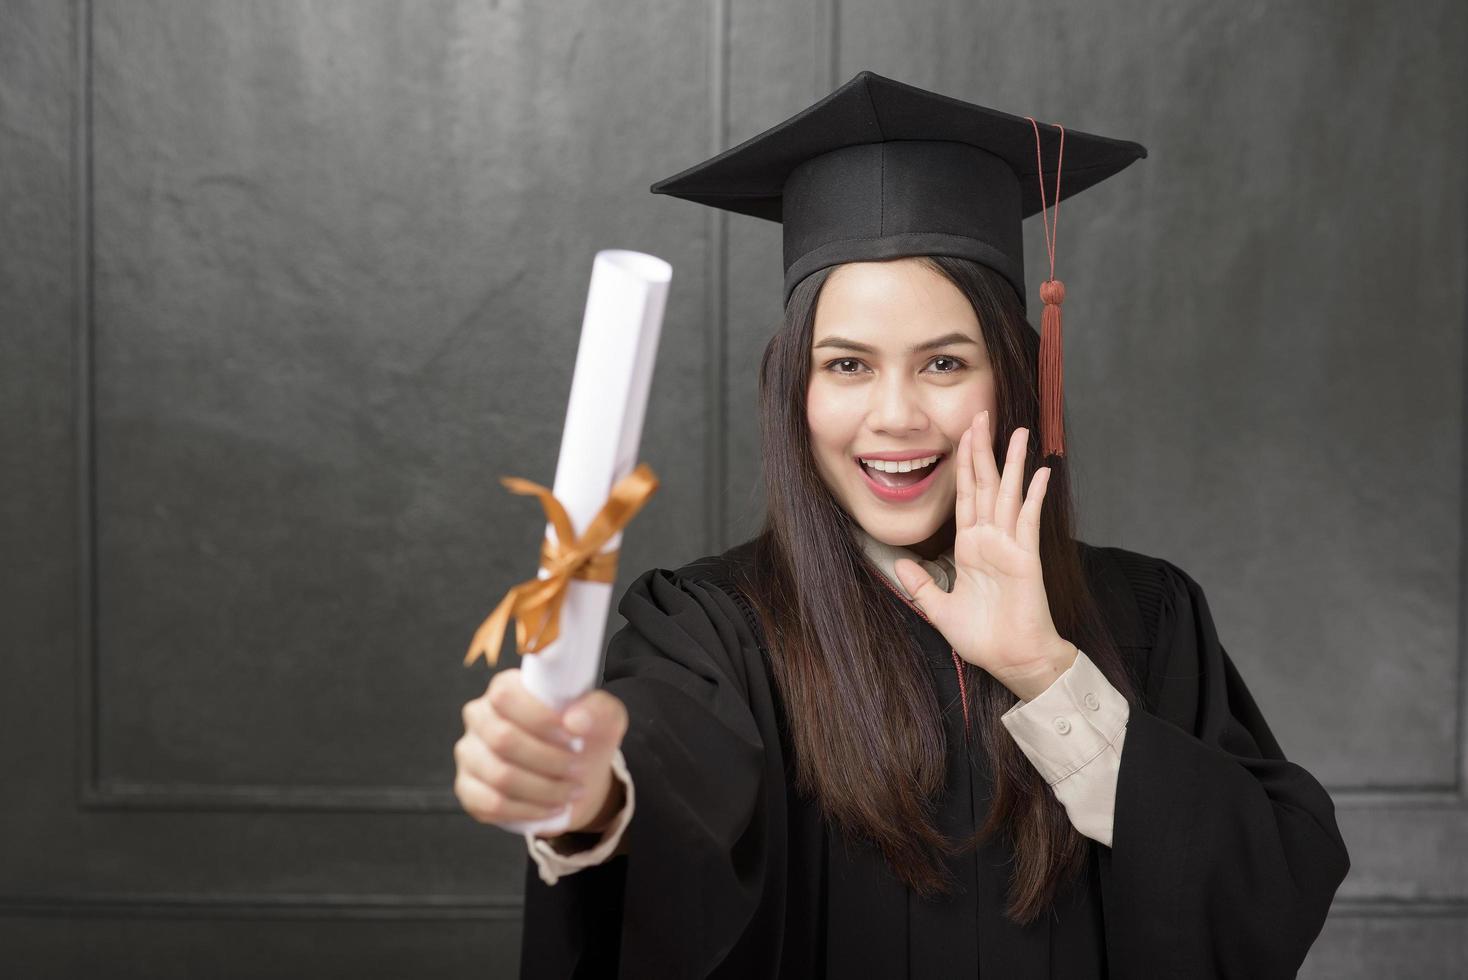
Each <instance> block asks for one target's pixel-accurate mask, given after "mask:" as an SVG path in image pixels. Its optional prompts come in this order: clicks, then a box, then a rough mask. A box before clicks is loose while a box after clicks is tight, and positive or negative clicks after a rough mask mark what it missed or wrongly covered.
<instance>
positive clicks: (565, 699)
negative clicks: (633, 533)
mask: <svg viewBox="0 0 1468 980" xmlns="http://www.w3.org/2000/svg"><path fill="white" fill-rule="evenodd" d="M672 278H673V267H672V266H671V265H669V264H668V263H667V262H665V261H663V260H662V259H660V258H658V257H656V256H654V255H648V254H646V253H643V252H633V251H629V250H626V249H603V250H601V251H599V252H597V253H596V260H595V261H594V262H593V263H592V266H591V286H590V288H589V290H588V291H587V295H586V313H585V316H584V317H583V318H582V321H581V341H580V344H579V346H578V347H577V350H576V368H575V371H574V373H573V374H572V377H571V398H570V402H569V404H568V405H567V408H566V427H565V431H564V432H563V433H562V434H561V455H560V459H559V460H558V461H557V462H556V480H555V484H554V485H553V486H552V488H551V492H552V493H554V494H555V496H556V499H557V500H559V501H560V502H561V503H562V504H563V505H564V506H565V508H566V515H567V516H568V517H569V518H570V520H571V525H572V527H574V528H575V529H576V534H577V535H580V534H582V533H584V532H585V530H586V526H587V525H588V524H590V523H591V520H592V518H593V517H595V516H596V513H597V511H599V510H601V508H602V505H604V504H605V503H606V501H607V497H608V495H610V493H611V490H612V487H613V485H615V484H616V482H617V481H618V480H620V479H622V478H623V477H624V476H626V475H627V474H628V473H630V472H632V470H633V468H634V467H635V466H636V465H637V452H638V446H639V445H640V444H641V441H642V422H643V418H644V417H645V416H646V414H647V396H648V391H649V389H650V388H651V386H652V372H653V365H654V363H655V362H656V360H657V352H658V338H659V336H660V334H661V333H662V326H663V310H664V307H665V306H666V303H667V298H668V283H669V282H670V281H671V280H672ZM634 521H635V518H634ZM545 533H546V536H547V537H549V538H550V539H551V540H552V541H556V540H557V538H556V537H555V533H556V530H555V527H554V526H553V525H551V524H550V523H547V524H546V527H545ZM621 543H622V532H621V531H618V532H617V533H615V534H614V535H612V537H611V538H610V539H609V540H608V541H607V543H606V545H605V546H604V547H603V548H602V552H603V553H605V552H610V551H613V550H615V549H616V548H617V547H619V546H620V545H621ZM538 577H539V578H542V579H543V578H547V577H549V573H548V572H546V570H545V569H544V568H542V569H541V570H540V573H539V576H538ZM612 587H613V586H612V583H610V582H588V581H585V580H583V579H577V578H573V579H571V580H570V582H569V583H568V584H567V587H566V595H565V600H564V604H563V605H562V606H561V615H560V620H559V635H558V636H557V637H556V639H555V642H553V643H551V644H549V645H547V646H546V647H545V648H544V649H542V650H540V651H538V652H536V653H531V654H526V655H525V656H524V657H522V658H521V661H520V670H521V675H522V680H523V681H524V682H525V686H526V688H527V689H529V691H530V693H532V694H534V695H535V696H536V697H538V698H540V700H541V701H544V702H545V703H546V704H547V705H549V706H550V707H551V708H553V709H554V710H556V711H557V712H559V711H561V710H563V709H564V708H565V707H566V705H568V704H570V703H571V702H572V701H574V700H576V699H577V698H579V697H580V696H581V695H583V694H585V693H586V692H587V691H589V690H591V689H592V688H593V687H595V686H596V684H597V682H598V680H599V679H600V678H599V677H598V674H599V672H600V667H601V645H602V639H603V637H604V634H605V632H606V622H607V613H608V611H609V610H610V609H611V602H612ZM570 817H571V807H570V806H569V805H568V806H566V807H565V808H564V809H562V810H561V812H560V813H558V814H557V815H556V816H554V817H548V818H546V819H544V820H532V821H520V822H517V823H506V824H500V826H502V827H504V828H505V829H507V830H511V831H514V832H517V833H523V834H524V835H525V836H526V837H527V838H528V837H531V836H533V835H534V834H535V833H536V832H538V831H552V832H553V831H559V830H564V829H565V828H566V826H567V825H568V823H569V822H570Z"/></svg>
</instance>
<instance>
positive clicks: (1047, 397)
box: [1040, 279, 1065, 458]
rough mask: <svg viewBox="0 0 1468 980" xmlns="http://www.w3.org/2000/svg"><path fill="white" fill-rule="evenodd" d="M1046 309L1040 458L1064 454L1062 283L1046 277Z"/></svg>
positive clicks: (1043, 294)
mask: <svg viewBox="0 0 1468 980" xmlns="http://www.w3.org/2000/svg"><path fill="white" fill-rule="evenodd" d="M1040 299H1041V300H1043V301H1044V303H1045V311H1044V313H1042V314H1041V316H1040V433H1041V447H1040V455H1041V458H1044V457H1046V456H1062V457H1063V456H1064V455H1065V355H1064V350H1063V347H1062V344H1061V333H1060V304H1061V303H1064V302H1065V283H1063V282H1061V281H1060V280H1059V279H1047V280H1045V281H1044V282H1042V283H1041V284H1040Z"/></svg>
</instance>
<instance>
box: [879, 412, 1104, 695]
mask: <svg viewBox="0 0 1468 980" xmlns="http://www.w3.org/2000/svg"><path fill="white" fill-rule="evenodd" d="M1028 438H1029V430H1028V429H1023V428H1021V429H1016V430H1015V431H1014V433H1013V435H1012V436H1011V437H1010V440H1009V453H1008V456H1007V457H1006V459H1005V462H1004V474H1003V476H1002V477H1001V476H1000V474H999V471H998V470H997V468H996V467H995V464H994V453H993V449H992V446H993V442H992V439H991V437H990V435H989V413H988V412H987V411H985V412H981V413H980V414H979V415H977V416H975V417H974V420H973V422H972V423H971V424H970V425H969V428H968V431H967V432H965V433H964V434H963V438H962V439H960V440H959V443H958V452H957V453H956V454H955V455H954V458H953V464H954V466H955V467H956V468H957V471H958V499H957V503H956V505H955V507H954V517H955V524H956V534H955V538H954V543H953V563H954V565H955V566H956V570H957V575H956V577H955V580H954V583H953V590H952V591H951V592H944V591H943V590H942V589H940V588H939V587H938V584H937V583H936V582H934V581H933V579H932V576H930V575H929V574H928V573H927V572H926V571H925V570H924V569H923V567H922V566H921V565H919V564H918V563H917V562H914V561H909V560H908V559H906V558H899V559H898V560H897V562H896V566H895V568H894V571H895V572H896V574H897V577H898V580H899V581H901V582H902V584H903V585H904V586H906V587H907V591H908V592H909V593H910V594H911V595H912V597H913V599H914V601H916V603H917V605H918V608H920V609H921V610H922V611H923V614H924V615H926V616H927V617H928V619H929V620H931V621H932V623H933V626H934V627H936V628H937V630H938V632H940V633H942V634H943V637H944V639H946V640H947V641H948V642H949V643H950V644H951V645H952V646H953V649H954V651H956V652H957V653H958V655H959V656H960V657H962V658H963V659H964V660H967V661H968V662H969V663H971V664H974V665H976V666H978V667H982V668H983V669H984V670H986V671H988V672H989V673H991V674H993V675H994V677H995V678H997V679H998V680H999V681H1000V683H1002V684H1003V685H1004V686H1005V687H1007V688H1009V689H1010V690H1011V691H1013V692H1014V693H1015V694H1017V695H1019V696H1020V697H1021V698H1023V699H1024V700H1026V701H1030V700H1033V699H1034V698H1035V697H1036V696H1037V695H1038V694H1040V692H1042V691H1044V690H1045V689H1046V688H1047V687H1049V686H1050V685H1051V683H1053V682H1054V680H1055V678H1057V677H1059V676H1060V675H1061V674H1062V673H1064V672H1065V670H1066V669H1067V668H1069V667H1070V665H1071V664H1072V663H1073V662H1074V661H1075V658H1076V655H1077V652H1078V651H1077V649H1076V647H1075V645H1074V644H1073V643H1070V642H1068V641H1066V640H1063V639H1061V637H1060V635H1059V634H1058V633H1057V632H1056V631H1055V624H1054V622H1053V621H1052V620H1051V618H1050V603H1049V600H1048V599H1047V598H1046V596H1045V579H1044V575H1043V574H1042V571H1041V565H1040V508H1041V506H1042V505H1043V504H1044V502H1045V488H1046V486H1047V484H1048V483H1049V479H1050V467H1048V466H1042V467H1040V468H1039V469H1038V470H1036V471H1035V476H1034V478H1033V479H1032V480H1031V481H1030V489H1029V494H1028V496H1027V497H1026V498H1025V500H1024V501H1023V502H1021V500H1020V490H1021V487H1022V484H1023V481H1024V468H1025V446H1026V442H1027V440H1028Z"/></svg>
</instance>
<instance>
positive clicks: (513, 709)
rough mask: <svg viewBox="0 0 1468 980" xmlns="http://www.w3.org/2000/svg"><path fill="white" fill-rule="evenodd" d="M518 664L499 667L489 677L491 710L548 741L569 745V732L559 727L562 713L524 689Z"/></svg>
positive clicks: (486, 695) (563, 745) (487, 692)
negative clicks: (504, 667)
mask: <svg viewBox="0 0 1468 980" xmlns="http://www.w3.org/2000/svg"><path fill="white" fill-rule="evenodd" d="M521 676H522V675H521V673H520V669H519V668H518V667H514V668H510V669H508V670H502V671H499V672H498V673H496V674H495V675H494V677H493V678H491V679H490V682H489V690H488V691H486V692H485V695H484V696H485V698H487V699H488V700H489V703H490V705H491V706H492V707H493V708H494V710H495V711H496V712H497V713H498V714H499V715H501V716H502V717H504V718H507V719H508V720H510V721H512V722H514V723H515V724H516V725H518V726H519V727H520V728H523V729H524V730H525V731H527V732H529V733H531V734H532V735H535V736H536V737H537V738H540V739H542V740H544V741H545V742H547V743H549V744H551V745H557V746H562V747H569V746H570V744H571V734H572V733H570V732H568V731H566V730H565V729H564V728H563V727H561V717H560V715H559V714H557V713H556V711H554V710H553V709H552V708H551V707H550V706H549V705H547V704H546V703H545V702H543V701H541V700H540V699H539V698H537V697H536V696H535V695H533V694H531V693H530V691H529V690H527V689H526V687H525V684H524V682H523V681H522V680H521Z"/></svg>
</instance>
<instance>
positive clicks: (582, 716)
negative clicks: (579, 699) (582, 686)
mask: <svg viewBox="0 0 1468 980" xmlns="http://www.w3.org/2000/svg"><path fill="white" fill-rule="evenodd" d="M565 723H566V728H568V729H569V730H571V731H572V732H585V731H586V730H587V729H589V728H590V727H591V715H590V714H588V713H587V712H586V711H584V710H582V709H581V708H573V709H572V710H571V711H569V712H568V713H567V714H566V718H565Z"/></svg>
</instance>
